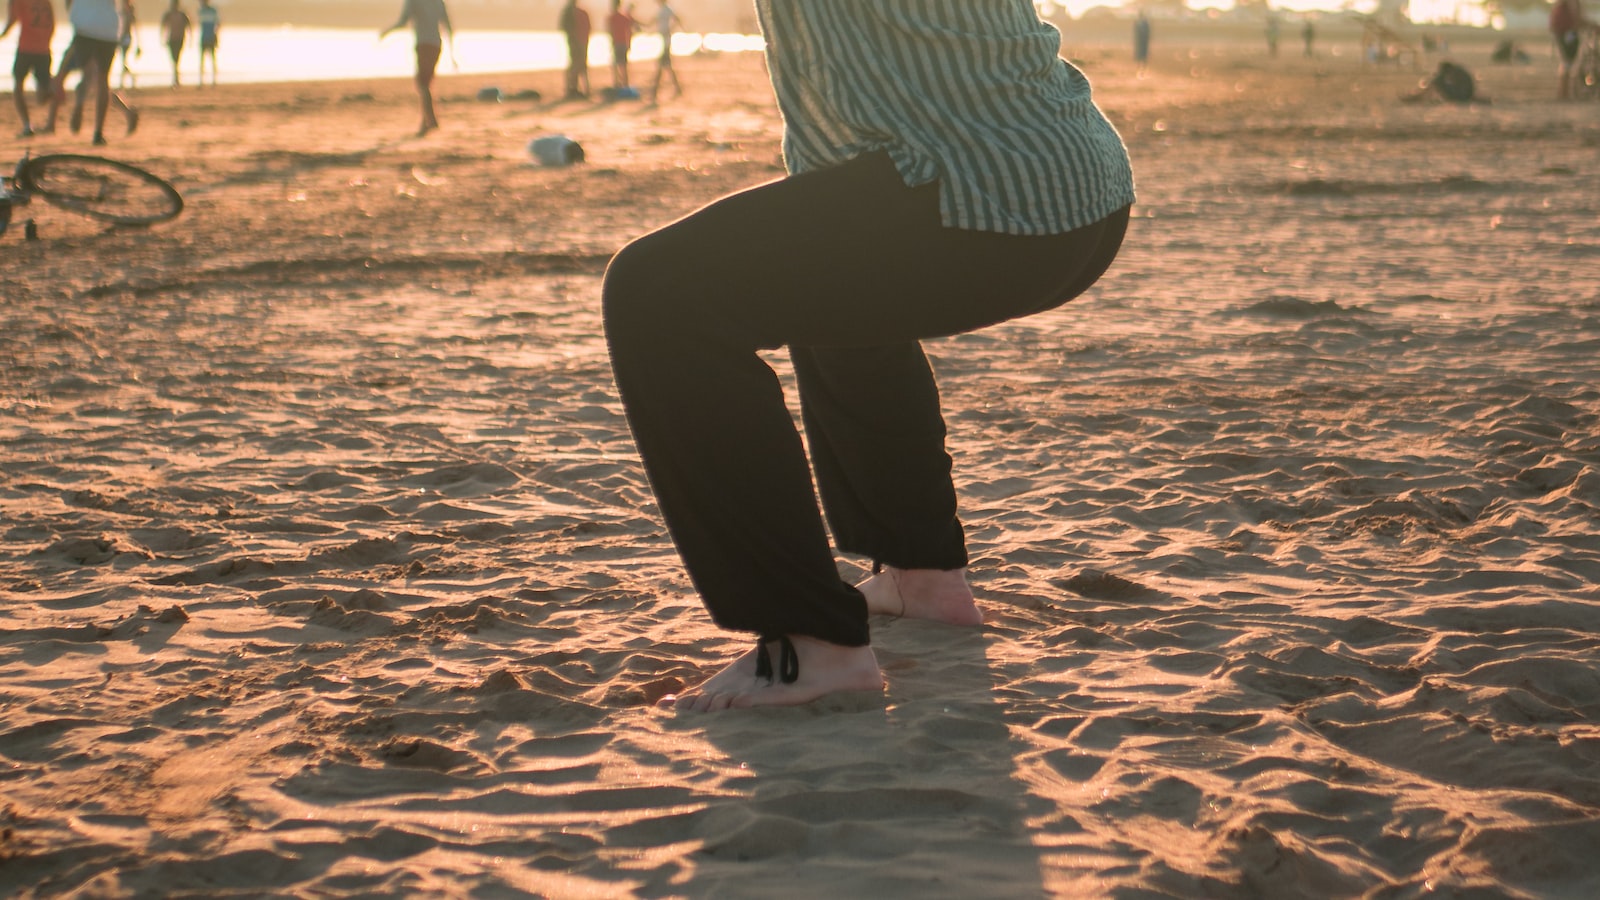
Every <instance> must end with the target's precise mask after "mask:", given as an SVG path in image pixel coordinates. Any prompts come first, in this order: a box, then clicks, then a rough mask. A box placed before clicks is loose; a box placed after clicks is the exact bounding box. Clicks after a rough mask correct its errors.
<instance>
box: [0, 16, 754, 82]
mask: <svg viewBox="0 0 1600 900" xmlns="http://www.w3.org/2000/svg"><path fill="white" fill-rule="evenodd" d="M383 24H384V25H387V24H389V23H387V22H385V23H383ZM380 27H381V26H374V27H373V28H370V29H358V28H300V27H294V26H272V27H260V26H238V27H234V26H228V25H224V27H223V29H222V34H221V40H220V41H219V45H218V48H217V67H218V70H219V73H220V80H221V81H223V82H230V83H240V82H267V81H326V80H332V79H352V78H389V77H409V76H410V75H411V74H412V72H413V71H414V67H415V59H416V56H415V45H414V43H413V41H412V38H411V34H410V32H409V31H397V32H395V33H393V34H391V35H389V36H388V37H387V38H384V39H382V40H379V39H378V31H379V28H380ZM137 36H138V46H139V47H140V49H141V50H142V51H143V52H142V53H139V54H137V55H130V57H129V60H128V67H129V69H130V70H131V72H132V73H133V74H132V82H133V84H134V85H136V86H138V87H160V86H164V85H170V84H171V83H172V63H171V60H170V58H169V57H168V55H167V48H166V45H165V44H164V43H163V42H162V41H161V36H160V33H159V31H158V29H157V28H156V26H155V25H141V26H140V27H139V28H138V29H137ZM70 40H71V34H70V30H69V29H66V28H59V29H57V34H56V47H55V52H56V59H57V60H59V59H60V56H61V53H62V52H64V51H65V50H66V47H67V44H68V43H69V42H70ZM6 43H7V44H10V43H11V39H9V38H8V39H7V41H6ZM702 47H704V48H706V49H713V50H719V51H723V52H738V51H748V50H759V49H760V48H761V39H760V38H759V37H754V36H750V35H737V34H707V35H699V34H679V35H676V36H674V38H673V41H672V51H673V53H674V54H679V55H681V54H686V53H693V52H695V51H696V50H699V49H701V48H702ZM4 50H5V52H4V56H5V57H6V58H8V59H9V58H10V52H9V51H10V48H9V47H6V48H4ZM660 53H661V40H660V39H659V38H657V37H656V36H654V35H639V36H638V37H636V38H635V39H634V42H633V50H632V52H631V53H630V54H629V57H630V58H631V59H635V60H648V59H655V58H656V57H657V56H658V55H660ZM589 60H590V64H591V65H596V66H605V65H609V64H610V63H611V46H610V42H609V41H608V40H606V39H605V38H603V37H597V38H596V39H595V40H594V41H593V42H592V43H591V44H590V47H589ZM566 61H567V46H566V40H565V38H563V37H562V36H561V34H560V33H559V32H554V31H470V30H461V31H457V32H456V36H455V52H454V63H452V59H451V54H450V53H449V52H447V53H446V54H445V57H444V58H443V59H441V60H440V61H439V74H441V75H448V74H452V73H457V72H459V73H463V74H486V73H491V72H526V71H535V70H549V69H560V68H564V67H565V66H566ZM116 65H117V68H114V69H113V70H112V83H113V84H114V85H115V84H117V83H118V82H119V75H120V73H121V61H120V59H119V61H118V63H117V64H116ZM178 67H179V77H180V78H181V79H182V81H183V83H184V84H194V83H195V82H196V80H197V78H198V76H199V68H200V50H199V42H198V41H197V40H196V39H195V38H194V36H193V35H191V37H190V40H189V42H188V43H187V44H185V46H184V48H183V53H182V55H181V56H180V57H179V60H178ZM209 77H210V75H209V70H208V75H207V78H208V79H209Z"/></svg>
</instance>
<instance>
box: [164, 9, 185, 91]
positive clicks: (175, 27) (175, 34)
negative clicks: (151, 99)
mask: <svg viewBox="0 0 1600 900" xmlns="http://www.w3.org/2000/svg"><path fill="white" fill-rule="evenodd" d="M188 39H189V14H188V13H186V12H184V11H183V8H182V7H180V6H179V5H178V0H172V5H171V6H169V7H167V11H166V12H165V13H163V14H162V16H161V40H162V42H163V43H165V44H166V45H167V55H169V56H171V57H172V86H173V87H177V86H178V57H180V56H182V55H183V45H184V42H185V41H187V40H188Z"/></svg>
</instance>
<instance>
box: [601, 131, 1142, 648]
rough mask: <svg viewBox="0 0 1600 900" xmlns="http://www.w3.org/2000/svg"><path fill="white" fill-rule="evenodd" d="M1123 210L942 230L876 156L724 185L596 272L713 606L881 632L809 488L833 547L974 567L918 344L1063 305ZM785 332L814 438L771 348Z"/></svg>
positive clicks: (1101, 256)
mask: <svg viewBox="0 0 1600 900" xmlns="http://www.w3.org/2000/svg"><path fill="white" fill-rule="evenodd" d="M1127 221H1128V214H1127V210H1121V211H1119V212H1118V213H1116V214H1114V215H1112V216H1110V217H1108V218H1106V219H1105V220H1103V221H1101V222H1099V223H1096V224H1094V225H1090V226H1088V227H1085V228H1081V229H1078V230H1076V231H1073V232H1069V233H1067V234H1060V235H1051V236H1047V237H1018V236H1011V235H1002V234H992V233H986V232H976V231H964V230H959V229H951V228H945V227H943V226H942V225H941V224H940V215H939V198H938V187H937V185H927V186H922V187H916V188H907V187H906V186H905V185H904V184H903V183H902V182H901V179H900V176H899V174H898V173H897V172H896V170H895V168H894V166H893V164H892V163H891V162H890V160H889V158H888V157H887V155H884V154H876V155H871V156H866V157H862V158H860V159H858V160H855V161H853V162H850V163H847V164H845V165H842V166H838V167H835V168H831V169H826V170H822V171H817V172H811V173H807V174H804V175H799V176H795V177H791V178H786V179H783V180H781V181H776V182H773V183H771V184H767V185H763V186H760V187H756V188H753V189H750V190H748V191H744V192H742V193H739V194H735V195H733V196H730V197H727V198H724V199H722V200H719V201H717V202H716V203H713V204H711V205H710V206H708V207H706V208H705V209H702V210H700V211H699V212H696V213H694V214H692V215H690V216H688V217H687V218H684V219H682V220H679V221H678V222H675V223H673V224H671V225H668V226H666V227H665V228H662V229H661V230H659V231H656V232H654V233H652V234H649V235H646V236H644V237H642V238H640V239H639V240H637V241H634V242H633V243H631V244H629V245H628V246H627V247H625V248H623V249H622V251H621V252H620V253H618V254H617V256H616V258H615V259H613V260H612V261H611V265H610V267H609V268H608V269H607V271H606V277H605V287H604V306H605V327H606V339H607V341H608V343H609V345H610V350H611V361H612V366H613V370H614V372H615V375H616V380H617V387H618V389H619V391H620V392H621V395H622V402H623V406H624V409H625V410H626V412H627V416H628V422H629V425H630V426H631V427H632V429H633V435H634V440H635V441H636V442H637V444H638V448H639V455H640V457H641V458H642V459H643V461H644V465H645V471H646V473H647V475H648V476H649V478H650V483H651V487H652V488H653V489H654V491H655V494H656V499H657V502H658V503H659V505H660V508H661V512H662V515H663V517H664V518H665V519H666V523H667V527H668V529H669V531H670V532H671V534H672V538H673V540H674V542H675V543H676V544H677V547H678V551H679V553H680V554H681V555H682V557H683V561H684V565H685V566H686V568H687V569H688V572H689V576H690V578H691V579H692V580H693V581H694V584H695V588H696V589H697V590H698V591H699V592H700V595H701V598H702V600H703V601H704V602H705V604H706V607H707V609H708V610H710V612H711V616H712V619H713V620H714V621H715V622H716V623H717V624H718V625H720V626H722V627H724V628H728V629H733V630H741V631H752V632H756V633H758V634H760V635H763V636H764V637H769V638H775V637H777V636H780V635H795V634H802V635H808V636H811V637H816V638H820V639H822V640H826V641H831V642H833V643H836V644H844V645H848V646H859V645H863V644H866V643H867V642H868V631H867V611H866V603H865V601H864V600H863V599H862V597H861V594H860V592H859V591H857V590H856V589H855V588H854V587H852V586H851V585H849V584H846V583H845V582H843V581H842V580H841V579H840V578H839V574H838V570H837V568H836V565H835V562H834V558H833V552H832V550H831V549H830V547H829V544H828V536H827V532H826V531H825V530H824V527H823V518H822V514H821V511H819V508H818V502H817V493H818V492H820V494H821V501H822V503H821V509H822V510H823V511H825V512H826V515H827V522H828V525H829V526H831V527H832V530H833V536H834V539H835V540H836V541H837V543H838V546H839V549H840V550H843V551H845V552H849V553H855V554H860V555H862V556H866V557H870V558H871V559H873V560H875V561H878V562H884V563H888V564H890V565H893V566H897V567H900V568H916V569H956V568H961V567H963V566H965V565H966V563H967V554H966V546H965V543H964V541H963V537H962V529H961V523H960V521H959V520H958V519H957V517H956V496H955V489H954V487H953V485H952V483H951V476H950V464H951V461H950V456H949V454H948V453H946V452H945V448H944V438H945V428H944V420H943V417H942V415H941V413H940V409H939V393H938V389H937V387H936V386H935V384H934V378H933V372H932V370H931V369H930V368H929V366H928V361H927V358H926V357H925V356H924V355H923V352H922V347H921V345H920V344H919V343H918V341H919V340H921V339H923V338H930V337H936V336H943V335H950V334H956V333H959V332H964V331H971V330H974V329H977V328H981V327H983V326H985V325H991V324H994V323H996V322H1001V321H1004V320H1006V319H1011V318H1015V317H1017V316H1022V315H1026V314H1028V313H1032V312H1038V311H1041V310H1044V309H1049V308H1051V307H1054V306H1057V305H1060V304H1061V303H1064V302H1066V301H1067V300H1069V299H1071V298H1072V297H1074V296H1076V295H1078V294H1079V293H1081V292H1083V291H1084V290H1085V289H1086V288H1088V287H1089V286H1090V285H1091V284H1093V283H1094V282H1095V280H1096V279H1098V278H1099V277H1100V275H1101V274H1103V273H1104V272H1105V270H1106V268H1107V267H1108V266H1110V264H1111V260H1112V259H1113V258H1114V257H1115V256H1116V252H1117V248H1118V247H1119V246H1120V245H1121V242H1122V237H1123V232H1124V231H1125V229H1126V227H1127ZM785 346H786V347H788V348H789V353H790V356H791V358H792V359H793V361H794V369H795V376H796V379H797V381H798V384H799V388H800V404H801V410H802V420H803V423H804V426H805V439H806V441H805V444H802V441H801V437H800V434H799V432H798V431H797V430H796V428H795V426H794V421H793V419H792V418H791V416H790V414H789V411H788V407H787V406H786V404H785V402H784V397H783V391H782V388H781V386H780V384H779V382H778V378H777V376H776V374H775V373H774V372H773V371H772V369H771V367H770V366H768V365H767V364H766V362H765V361H764V360H763V359H762V358H761V357H760V355H759V354H758V351H759V350H770V349H775V348H778V347H785ZM807 445H809V449H810V465H809V466H808V461H807V452H806V450H807ZM813 468H814V471H815V476H816V488H815V489H813V486H812V473H813Z"/></svg>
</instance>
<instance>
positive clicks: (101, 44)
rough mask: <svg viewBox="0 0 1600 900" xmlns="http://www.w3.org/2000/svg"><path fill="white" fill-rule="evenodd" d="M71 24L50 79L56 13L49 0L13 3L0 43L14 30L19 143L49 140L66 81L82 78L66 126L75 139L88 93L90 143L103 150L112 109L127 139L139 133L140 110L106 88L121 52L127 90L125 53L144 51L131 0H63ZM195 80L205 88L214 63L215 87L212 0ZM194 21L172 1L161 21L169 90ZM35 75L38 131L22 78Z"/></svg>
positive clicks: (204, 16)
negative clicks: (39, 137)
mask: <svg viewBox="0 0 1600 900" xmlns="http://www.w3.org/2000/svg"><path fill="white" fill-rule="evenodd" d="M66 8H67V17H68V22H69V24H70V25H71V26H72V43H71V44H69V45H68V46H67V50H66V52H65V53H63V54H62V56H61V65H60V67H59V68H58V69H57V70H56V71H55V73H54V74H53V75H52V74H51V62H52V60H51V49H50V44H51V41H52V39H53V38H54V36H55V30H56V12H55V5H54V2H53V0H10V2H9V5H8V9H7V15H6V26H5V28H4V30H0V37H3V36H4V35H6V34H9V33H10V32H11V29H12V28H17V29H18V33H17V56H16V62H15V63H14V65H13V66H12V70H11V74H12V76H13V77H14V78H15V79H16V87H15V89H14V90H13V91H12V100H13V102H14V103H15V105H16V109H17V117H18V118H19V119H20V120H21V122H22V129H21V130H20V131H18V132H17V136H18V137H21V138H28V137H32V136H33V135H35V134H51V133H54V132H55V130H56V118H57V115H58V113H59V112H60V109H61V105H62V103H64V102H65V101H66V99H67V90H66V83H67V78H68V77H69V76H70V75H72V73H74V72H79V73H81V78H80V80H79V82H78V88H77V91H76V93H75V96H74V99H73V104H72V111H71V113H70V115H69V117H68V122H69V125H70V127H71V128H72V131H73V133H77V132H78V131H79V130H80V129H81V128H82V126H83V115H84V107H85V106H86V105H87V102H88V98H89V96H90V95H91V94H92V95H93V97H94V138H93V141H94V144H95V146H103V145H104V144H105V143H106V138H105V120H106V114H107V113H108V112H109V111H110V109H111V107H113V106H115V107H116V108H117V109H119V110H121V112H122V115H123V118H124V120H125V121H126V122H127V126H128V133H129V134H132V133H133V132H134V129H136V128H138V127H139V112H138V110H136V109H134V108H133V107H131V106H129V105H128V103H127V101H125V100H124V99H123V98H122V97H121V96H120V95H119V94H118V93H117V92H116V91H113V90H112V89H111V69H112V66H113V65H115V64H116V61H117V57H118V54H119V53H120V54H121V59H122V71H121V75H120V76H119V78H118V85H119V86H122V85H126V84H127V83H128V81H129V79H131V78H132V77H133V70H132V68H131V67H130V66H129V65H128V56H129V54H130V53H131V54H134V55H138V54H139V53H140V52H141V49H142V48H140V47H139V46H138V44H137V38H136V37H135V35H136V32H135V28H134V26H135V24H136V19H135V15H134V7H133V0H66ZM199 20H200V81H201V83H202V84H204V83H205V70H206V60H207V59H208V58H209V59H210V60H211V84H212V85H213V86H215V85H216V83H217V32H218V30H219V28H220V25H221V17H220V16H219V15H218V13H217V8H216V7H215V6H213V5H212V3H211V0H200V11H199ZM190 27H191V23H190V20H189V16H188V15H187V14H186V13H184V12H183V10H182V8H181V7H180V6H179V0H172V6H171V8H170V9H168V10H167V13H166V15H165V16H163V17H162V20H161V30H162V35H163V37H164V39H165V40H166V43H167V49H168V50H169V51H170V52H171V54H172V84H173V86H174V87H176V86H177V85H178V57H179V55H180V54H181V53H182V51H183V45H184V42H185V41H186V40H187V38H188V34H189V30H190ZM30 75H31V76H32V77H33V80H34V86H35V88H36V90H37V92H38V103H39V106H41V107H43V108H44V109H45V110H46V115H45V121H44V124H43V125H42V126H40V127H39V128H38V129H37V130H36V129H35V128H34V127H33V119H32V117H31V115H30V114H29V110H28V95H27V79H28V77H29V76H30Z"/></svg>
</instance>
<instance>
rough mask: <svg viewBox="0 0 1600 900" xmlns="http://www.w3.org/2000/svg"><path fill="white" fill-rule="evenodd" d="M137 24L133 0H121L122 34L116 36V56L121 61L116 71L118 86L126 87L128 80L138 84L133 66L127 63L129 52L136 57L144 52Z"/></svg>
mask: <svg viewBox="0 0 1600 900" xmlns="http://www.w3.org/2000/svg"><path fill="white" fill-rule="evenodd" d="M137 26H138V19H137V17H136V16H135V15H134V11H133V0H122V34H121V36H119V37H118V38H117V51H118V53H117V58H118V59H119V60H120V61H121V65H120V67H119V69H118V72H117V87H119V88H124V87H127V86H128V84H129V82H132V83H133V86H134V87H138V86H139V79H138V76H136V75H134V74H133V68H132V67H131V66H129V65H128V55H129V54H132V55H133V56H134V57H135V58H137V57H139V56H140V55H142V54H143V53H144V49H143V48H142V47H140V46H139V34H138V31H137Z"/></svg>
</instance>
